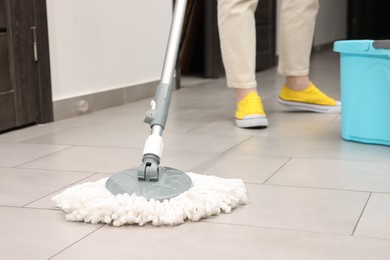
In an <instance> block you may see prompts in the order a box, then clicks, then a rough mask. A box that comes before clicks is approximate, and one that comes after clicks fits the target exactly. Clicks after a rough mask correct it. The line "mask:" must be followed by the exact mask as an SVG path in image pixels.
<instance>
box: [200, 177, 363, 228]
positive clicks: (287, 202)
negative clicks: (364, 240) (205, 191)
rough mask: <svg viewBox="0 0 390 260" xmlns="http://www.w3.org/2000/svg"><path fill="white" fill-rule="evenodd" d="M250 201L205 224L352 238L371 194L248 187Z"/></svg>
mask: <svg viewBox="0 0 390 260" xmlns="http://www.w3.org/2000/svg"><path fill="white" fill-rule="evenodd" d="M247 189H248V197H249V202H248V204H247V205H245V206H242V207H240V208H237V210H235V211H233V213H232V214H228V215H221V216H218V217H215V218H210V219H209V220H206V221H211V222H215V223H229V224H236V225H252V226H258V227H272V228H280V229H292V230H303V231H313V232H323V233H332V234H341V235H351V234H352V232H353V230H354V228H355V226H356V224H357V222H358V219H359V217H360V215H361V213H362V211H363V208H364V205H365V204H366V202H367V199H368V196H369V193H364V192H348V191H333V190H320V189H308V188H291V187H278V186H267V185H255V184H247Z"/></svg>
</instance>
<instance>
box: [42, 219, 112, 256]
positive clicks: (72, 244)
mask: <svg viewBox="0 0 390 260" xmlns="http://www.w3.org/2000/svg"><path fill="white" fill-rule="evenodd" d="M105 225H106V224H103V225H101V226H100V227H98V228H97V229H95V230H93V231H92V232H90V233H88V234H86V235H85V236H83V237H81V238H80V239H78V240H76V241H75V242H73V243H71V244H70V245H69V246H67V247H65V248H64V249H62V250H60V251H59V252H58V253H56V254H54V255H52V256H51V257H49V258H48V260H49V259H53V257H56V256H58V255H59V254H61V253H62V252H64V251H65V250H67V249H69V248H71V247H72V246H74V245H75V244H77V243H78V242H80V241H81V240H83V239H85V238H86V237H88V236H90V235H92V234H93V233H95V232H96V231H98V230H99V229H101V228H102V227H104V226H105Z"/></svg>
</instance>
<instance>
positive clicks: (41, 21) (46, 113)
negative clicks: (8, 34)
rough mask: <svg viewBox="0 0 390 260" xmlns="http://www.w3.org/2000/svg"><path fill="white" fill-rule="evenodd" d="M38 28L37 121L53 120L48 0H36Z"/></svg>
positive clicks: (46, 121) (36, 22)
mask: <svg viewBox="0 0 390 260" xmlns="http://www.w3.org/2000/svg"><path fill="white" fill-rule="evenodd" d="M34 2H35V5H34V6H35V25H36V28H37V42H38V45H37V48H38V54H39V61H38V62H37V77H38V117H37V123H48V122H53V118H54V117H53V98H52V89H51V71H50V49H49V31H48V21H47V8H46V0H34Z"/></svg>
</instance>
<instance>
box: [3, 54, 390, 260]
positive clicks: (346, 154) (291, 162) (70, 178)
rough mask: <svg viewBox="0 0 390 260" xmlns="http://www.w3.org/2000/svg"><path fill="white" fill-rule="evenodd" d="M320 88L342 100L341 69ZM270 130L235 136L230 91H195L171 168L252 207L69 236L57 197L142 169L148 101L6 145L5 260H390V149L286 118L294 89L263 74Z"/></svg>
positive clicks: (176, 132)
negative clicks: (221, 187)
mask: <svg viewBox="0 0 390 260" xmlns="http://www.w3.org/2000/svg"><path fill="white" fill-rule="evenodd" d="M311 77H312V79H313V80H314V81H315V82H316V83H317V84H318V85H319V86H321V88H322V89H323V90H325V92H327V93H329V94H331V95H332V96H335V97H337V98H339V60H338V56H337V55H336V54H334V53H332V52H330V51H325V52H319V53H316V54H315V55H314V56H313V60H312V74H311ZM258 79H259V83H260V86H259V88H260V91H261V94H262V97H263V101H264V104H265V108H266V112H267V113H268V115H269V120H270V127H269V128H268V129H254V130H243V129H238V128H236V127H235V126H234V124H233V118H232V116H233V113H234V93H233V92H232V91H231V90H228V89H227V88H225V79H218V80H194V79H191V80H186V79H184V80H183V84H184V86H183V88H182V89H181V90H178V91H175V93H174V95H173V101H172V106H171V113H170V117H169V121H168V125H167V129H166V132H165V133H164V141H165V143H166V147H165V150H164V151H165V152H164V155H163V161H162V164H163V165H169V166H171V167H175V168H178V169H182V170H184V171H193V172H198V173H203V174H213V175H217V176H221V177H225V178H230V177H240V178H242V179H243V180H244V181H245V183H246V185H247V189H248V195H249V203H248V204H247V205H245V206H242V207H239V208H237V209H236V210H234V211H233V212H232V213H231V214H228V215H220V216H217V217H212V218H209V219H205V220H203V221H201V222H198V223H185V224H183V225H180V226H177V227H158V228H157V227H152V226H144V227H137V226H126V227H120V228H116V227H112V226H108V225H91V224H84V223H69V222H66V221H65V219H64V213H63V212H62V211H60V210H58V209H56V208H55V207H54V205H53V203H52V202H51V200H50V198H51V197H52V196H53V195H54V194H56V193H58V192H60V191H62V190H63V189H64V188H66V187H69V186H71V185H74V184H76V183H81V182H86V181H95V180H98V179H100V178H103V177H107V176H109V175H111V174H113V173H115V172H117V171H120V170H123V169H126V168H129V167H135V166H138V165H139V164H140V156H141V151H142V148H143V144H144V140H145V139H146V137H147V136H148V135H149V130H148V126H147V125H146V124H144V123H142V120H143V115H144V112H145V111H146V109H147V107H148V103H149V100H141V101H138V102H134V103H131V104H127V105H124V106H121V107H115V108H112V109H107V110H104V111H100V112H95V113H92V114H86V115H83V116H79V117H75V118H71V119H67V120H62V121H57V122H54V123H51V124H47V125H38V126H33V127H29V128H25V129H21V130H18V131H13V132H8V133H5V134H2V135H0V154H1V157H0V181H1V189H0V252H1V259H343V260H345V259H354V260H356V259H375V260H376V259H390V221H389V220H390V147H385V146H379V145H365V144H359V143H353V142H346V141H343V140H342V139H341V138H340V115H325V114H324V115H322V114H314V113H302V112H288V111H285V110H284V109H283V108H281V107H280V106H279V105H277V104H276V102H275V100H276V97H277V94H278V89H279V87H280V86H281V84H282V78H281V77H280V76H278V75H277V73H276V69H270V70H267V71H264V72H261V73H258Z"/></svg>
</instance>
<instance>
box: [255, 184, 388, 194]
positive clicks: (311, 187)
mask: <svg viewBox="0 0 390 260" xmlns="http://www.w3.org/2000/svg"><path fill="white" fill-rule="evenodd" d="M248 184H258V185H265V186H275V187H288V188H302V189H316V190H331V191H346V192H360V193H372V192H373V191H369V190H345V189H337V188H326V187H315V186H299V185H283V184H261V183H250V182H248ZM375 193H381V194H390V192H383V191H382V192H376V191H375Z"/></svg>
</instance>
